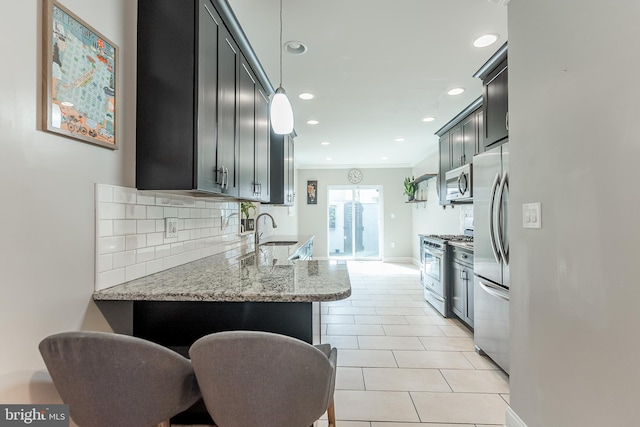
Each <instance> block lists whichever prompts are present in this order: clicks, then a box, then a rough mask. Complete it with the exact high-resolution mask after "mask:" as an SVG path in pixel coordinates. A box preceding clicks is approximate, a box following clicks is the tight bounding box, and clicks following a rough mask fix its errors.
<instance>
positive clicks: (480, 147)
mask: <svg viewBox="0 0 640 427" xmlns="http://www.w3.org/2000/svg"><path fill="white" fill-rule="evenodd" d="M474 114H475V116H476V146H475V148H474V152H473V153H474V155H475V154H480V153H483V152H484V151H485V148H484V110H483V109H482V107H481V108H478V109H477V110H476V112H475V113H474Z"/></svg>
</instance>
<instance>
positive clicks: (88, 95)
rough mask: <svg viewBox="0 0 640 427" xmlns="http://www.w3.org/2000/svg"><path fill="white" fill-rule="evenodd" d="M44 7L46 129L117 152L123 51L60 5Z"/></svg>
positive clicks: (51, 3)
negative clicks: (119, 70) (120, 53)
mask: <svg viewBox="0 0 640 427" xmlns="http://www.w3.org/2000/svg"><path fill="white" fill-rule="evenodd" d="M43 4H44V16H43V21H42V22H43V25H44V29H43V35H44V42H43V49H44V52H43V53H44V55H43V62H42V66H43V70H42V80H43V81H42V86H43V90H42V93H43V101H42V103H43V105H42V107H43V108H42V118H43V122H44V123H43V129H44V130H47V131H49V132H54V133H57V134H60V135H64V136H67V137H70V138H75V139H79V140H81V141H84V142H88V143H91V144H95V145H99V146H102V147H106V148H110V149H112V150H116V149H117V148H118V141H117V140H116V105H117V103H116V93H117V91H116V70H117V65H118V48H117V46H116V45H115V44H113V43H112V42H111V41H109V40H108V39H107V38H106V37H104V36H103V35H102V34H100V33H99V32H97V31H96V30H95V29H93V28H92V27H91V26H90V25H89V24H87V23H85V22H84V21H82V20H81V19H80V18H78V17H77V16H76V15H74V14H73V13H72V12H71V11H70V10H68V9H67V8H65V7H64V6H62V5H61V4H60V3H58V2H57V1H55V0H44V1H43Z"/></svg>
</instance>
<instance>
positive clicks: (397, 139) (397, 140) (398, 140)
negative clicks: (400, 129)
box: [396, 138, 404, 142]
mask: <svg viewBox="0 0 640 427" xmlns="http://www.w3.org/2000/svg"><path fill="white" fill-rule="evenodd" d="M403 141H404V138H396V142H403Z"/></svg>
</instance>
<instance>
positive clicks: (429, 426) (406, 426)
mask: <svg viewBox="0 0 640 427" xmlns="http://www.w3.org/2000/svg"><path fill="white" fill-rule="evenodd" d="M340 427H342V425H340ZM371 427H475V425H474V424H440V423H438V424H434V423H378V422H373V423H371ZM491 427H496V426H491Z"/></svg>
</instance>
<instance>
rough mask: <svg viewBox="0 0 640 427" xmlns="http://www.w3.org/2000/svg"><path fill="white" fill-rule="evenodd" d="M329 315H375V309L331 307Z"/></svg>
mask: <svg viewBox="0 0 640 427" xmlns="http://www.w3.org/2000/svg"><path fill="white" fill-rule="evenodd" d="M329 314H367V315H375V314H376V309H375V308H374V307H329Z"/></svg>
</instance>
